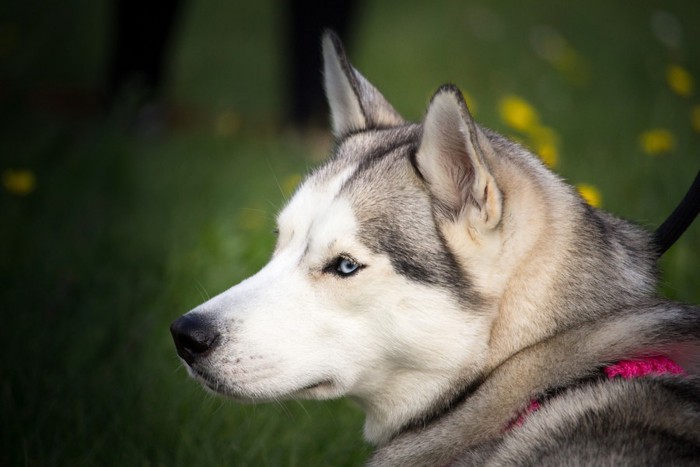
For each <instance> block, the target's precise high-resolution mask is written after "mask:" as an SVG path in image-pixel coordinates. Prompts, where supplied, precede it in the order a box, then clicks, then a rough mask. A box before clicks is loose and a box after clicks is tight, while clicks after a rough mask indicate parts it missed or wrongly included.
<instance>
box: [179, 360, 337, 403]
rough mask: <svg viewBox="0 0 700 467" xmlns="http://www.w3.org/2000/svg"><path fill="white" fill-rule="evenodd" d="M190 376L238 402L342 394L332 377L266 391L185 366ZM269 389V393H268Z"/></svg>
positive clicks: (217, 392)
mask: <svg viewBox="0 0 700 467" xmlns="http://www.w3.org/2000/svg"><path fill="white" fill-rule="evenodd" d="M187 370H188V372H189V374H190V376H191V377H192V378H194V379H195V380H196V381H198V382H199V383H200V384H201V385H202V386H204V388H205V389H206V390H207V391H209V392H211V393H212V394H215V395H218V396H224V397H226V398H229V399H232V400H234V401H236V402H237V403H240V404H257V403H264V402H274V401H279V400H284V399H305V400H322V399H334V398H337V397H342V396H343V391H342V389H341V387H340V385H339V384H338V383H336V382H335V381H334V380H332V379H323V380H320V381H316V382H313V383H310V384H304V385H299V386H297V387H292V388H291V389H288V390H284V389H282V390H279V391H275V390H274V389H273V387H272V385H271V386H269V387H267V388H266V389H267V391H265V392H261V391H259V390H255V391H253V390H249V389H247V388H246V387H244V386H241V385H238V384H235V383H233V384H231V383H228V382H226V381H224V380H220V379H218V378H214V377H212V376H211V375H209V374H207V373H204V372H201V371H198V370H196V369H193V368H192V367H190V366H187ZM268 391H269V393H268Z"/></svg>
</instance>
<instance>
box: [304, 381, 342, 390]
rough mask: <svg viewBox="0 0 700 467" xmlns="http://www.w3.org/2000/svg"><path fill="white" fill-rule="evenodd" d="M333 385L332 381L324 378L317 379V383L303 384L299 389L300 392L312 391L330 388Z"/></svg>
mask: <svg viewBox="0 0 700 467" xmlns="http://www.w3.org/2000/svg"><path fill="white" fill-rule="evenodd" d="M333 386H335V384H334V383H333V381H331V380H329V379H326V380H322V381H319V382H318V383H314V384H309V385H307V386H304V387H303V388H301V389H300V390H299V391H300V392H301V391H312V390H314V389H331V388H333Z"/></svg>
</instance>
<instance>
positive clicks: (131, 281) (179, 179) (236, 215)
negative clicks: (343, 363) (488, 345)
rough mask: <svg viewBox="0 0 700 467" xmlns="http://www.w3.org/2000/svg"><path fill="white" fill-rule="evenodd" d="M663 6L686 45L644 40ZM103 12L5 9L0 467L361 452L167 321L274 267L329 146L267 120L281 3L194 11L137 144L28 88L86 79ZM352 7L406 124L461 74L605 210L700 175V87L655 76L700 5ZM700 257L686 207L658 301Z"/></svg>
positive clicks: (312, 412) (292, 461)
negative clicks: (13, 184) (578, 60)
mask: <svg viewBox="0 0 700 467" xmlns="http://www.w3.org/2000/svg"><path fill="white" fill-rule="evenodd" d="M657 10H663V11H667V12H669V13H671V14H672V15H674V16H675V17H676V18H677V20H678V22H679V24H680V26H681V28H682V43H681V45H680V47H678V48H673V49H669V48H668V47H666V46H664V45H663V44H662V43H661V42H660V41H659V40H658V39H657V38H655V36H654V34H653V33H652V28H651V26H650V24H651V20H650V18H651V16H652V13H653V12H654V11H657ZM111 16H112V13H111V3H110V2H107V1H105V0H100V1H95V0H66V1H63V2H48V1H39V0H30V1H25V2H19V1H18V0H13V1H10V2H5V3H3V5H2V6H0V143H1V144H2V149H1V152H0V161H1V162H0V164H1V165H0V170H3V171H4V170H6V169H10V168H24V169H28V170H31V171H32V172H33V173H34V174H35V176H36V180H37V184H36V189H35V190H34V191H33V192H32V193H31V194H29V195H26V196H16V195H13V194H12V193H10V192H9V191H7V190H5V189H3V190H2V192H0V215H1V216H2V217H1V219H2V220H1V221H0V274H1V276H0V277H1V278H2V284H1V285H0V307H1V308H0V310H1V311H0V313H2V315H1V316H2V322H1V324H0V346H1V347H0V348H1V349H2V358H1V359H0V378H1V379H0V388H1V389H0V401H1V402H0V403H1V404H2V405H1V406H0V407H1V409H0V410H1V412H0V413H2V417H0V418H1V421H0V426H1V427H2V428H1V429H2V435H1V436H0V463H2V465H39V466H44V465H71V466H82V465H120V466H124V465H134V466H150V465H164V466H178V465H183V466H192V465H196V466H209V465H240V466H246V465H250V466H260V465H270V466H278V465H279V466H287V465H304V466H307V465H334V466H335V465H338V466H342V465H358V464H361V463H362V461H363V459H365V458H366V456H367V454H368V453H369V451H370V448H369V447H368V446H366V445H365V444H363V442H362V439H361V429H362V420H363V416H362V414H361V412H360V411H359V409H357V408H356V407H355V406H353V405H352V404H351V403H349V402H347V401H343V400H341V401H333V402H305V403H296V402H284V403H278V404H268V405H260V406H239V405H236V404H233V403H230V402H227V401H223V400H220V399H217V398H214V397H213V396H210V395H207V394H205V392H204V391H203V390H202V389H201V388H199V387H198V386H197V385H196V384H195V383H194V382H192V381H189V380H188V378H187V376H186V372H185V371H184V369H182V367H181V365H180V363H179V362H178V359H177V358H176V356H175V352H174V349H173V347H172V344H171V341H170V336H169V332H168V324H169V323H170V321H171V320H173V319H174V318H175V317H177V316H179V315H180V314H181V313H183V312H185V311H187V310H188V309H190V308H191V307H193V306H195V305H197V304H198V303H200V302H201V301H202V300H203V299H205V298H206V297H208V296H212V295H214V294H216V293H218V292H219V291H222V290H224V289H225V288H227V287H229V286H230V285H232V284H234V283H236V282H237V281H239V280H241V279H243V278H244V277H246V276H247V275H249V274H251V273H253V272H255V270H256V269H257V268H259V267H260V266H261V265H262V264H264V263H265V261H266V259H267V257H268V254H269V252H270V249H271V246H272V242H273V238H272V235H271V234H270V233H269V232H270V230H271V228H272V219H273V218H274V214H275V213H276V211H277V209H278V208H279V207H280V205H281V204H282V203H283V200H284V196H285V194H286V192H288V191H289V189H290V185H292V184H293V181H294V180H295V179H296V178H297V177H298V175H299V174H301V173H303V172H304V171H306V170H307V168H308V167H309V166H313V165H314V164H315V163H317V161H318V160H319V158H320V157H322V155H323V153H324V151H326V150H327V149H328V144H327V143H326V142H325V141H323V140H319V138H317V137H314V138H310V139H309V138H303V137H299V136H298V135H296V134H294V133H293V132H289V131H283V130H280V126H279V125H278V122H279V121H280V117H281V116H282V115H283V109H284V106H285V96H284V95H283V92H282V91H283V89H284V87H283V82H284V81H283V80H284V73H283V72H284V70H283V66H282V63H283V61H282V57H283V50H282V44H284V37H283V35H282V34H281V32H280V29H281V24H282V21H283V18H282V17H281V2H275V1H272V0H258V1H256V2H200V1H191V2H189V3H188V4H186V5H185V8H184V12H183V15H182V18H181V21H180V22H179V31H178V34H177V35H176V38H175V41H174V44H173V54H172V60H171V63H170V70H171V72H170V75H169V81H168V87H167V95H168V96H169V100H170V102H171V103H173V104H174V106H176V107H178V108H181V109H186V110H185V113H187V114H188V115H189V117H188V118H187V122H186V124H180V125H175V126H173V127H171V128H170V129H168V130H167V131H165V132H163V133H160V134H157V135H151V136H144V135H139V134H135V133H134V132H131V131H127V130H126V129H125V124H124V119H123V118H122V117H120V116H119V115H116V116H111V117H103V116H100V115H99V114H97V113H94V112H75V111H66V110H65V109H63V110H60V109H59V110H57V109H56V108H55V106H50V105H49V106H46V105H43V104H42V102H43V101H42V96H44V95H45V94H46V90H47V89H49V90H55V89H74V90H76V89H77V90H81V92H82V91H87V92H88V94H89V93H90V92H92V91H94V90H97V89H99V87H100V81H101V79H102V76H103V73H104V67H105V64H106V63H107V57H106V53H105V51H106V50H107V47H108V40H107V37H108V36H107V26H108V24H109V21H110V18H111ZM356 20H357V21H356V28H355V30H354V34H353V40H352V41H351V45H350V49H351V54H352V57H353V61H354V63H355V65H356V66H357V67H358V68H359V69H360V70H362V71H363V72H364V74H365V75H366V76H367V77H368V78H369V79H370V80H371V81H373V82H374V83H375V84H376V85H377V86H378V87H379V88H380V89H381V90H382V91H383V92H384V93H385V94H386V96H387V97H388V98H389V99H390V100H391V101H392V102H393V103H394V104H395V106H396V108H397V109H398V110H399V111H400V112H402V113H403V114H404V115H405V116H406V117H407V118H410V119H419V118H420V117H421V116H422V114H423V112H424V109H425V105H426V103H427V101H428V99H429V97H430V94H431V92H432V91H433V90H434V89H436V88H437V87H438V86H439V85H440V84H442V83H443V82H446V81H451V82H454V83H456V84H458V85H460V86H461V87H462V88H463V89H464V90H465V91H466V92H468V93H469V95H470V96H472V98H473V99H474V101H475V103H476V106H475V109H476V116H477V119H478V120H479V121H480V122H482V123H483V124H485V125H487V126H490V127H493V128H495V129H498V130H501V131H504V132H505V133H508V134H510V130H509V129H508V128H507V127H506V126H505V125H504V124H503V122H502V121H501V120H500V118H499V115H498V112H497V104H498V101H499V99H500V98H501V97H503V96H504V95H507V94H517V95H519V96H521V97H523V98H524V99H526V100H527V101H528V102H530V103H531V104H532V105H533V106H534V107H535V108H536V109H537V110H538V112H539V114H540V118H541V120H542V121H543V122H544V123H545V124H546V125H548V126H550V127H552V128H554V129H555V130H556V132H557V133H558V134H559V137H560V141H561V156H560V157H561V160H560V164H559V167H558V168H557V171H558V172H559V173H561V174H562V175H563V176H564V177H566V178H567V179H568V180H570V181H571V182H573V183H579V182H584V183H590V184H593V185H595V186H596V187H598V188H599V189H600V191H601V193H602V196H603V206H604V208H606V209H608V210H611V211H613V212H615V213H617V214H619V215H622V216H625V217H628V218H631V219H635V220H638V221H640V222H641V223H643V224H645V225H648V226H649V227H652V228H653V227H655V226H656V225H658V224H659V223H660V222H661V221H662V220H663V219H664V218H665V216H666V215H667V214H668V213H669V212H670V211H671V209H672V208H673V207H674V206H675V204H676V203H677V201H678V200H679V199H680V197H681V196H682V194H683V193H684V192H685V190H686V188H687V187H688V186H689V184H690V182H691V181H692V179H693V177H694V176H695V173H696V172H697V170H698V168H700V135H699V134H698V133H697V132H694V131H693V129H692V127H691V124H690V112H691V108H692V107H693V106H696V105H699V104H700V92H698V89H696V90H695V93H694V94H693V95H692V96H690V97H685V98H684V97H680V96H678V95H676V94H674V93H673V92H671V90H670V89H669V87H668V86H667V84H666V80H665V73H666V71H665V70H666V67H667V66H668V65H669V64H671V63H677V64H680V65H682V66H684V67H685V68H686V69H687V70H688V71H689V72H690V73H691V75H692V76H693V77H700V4H698V3H697V2H691V1H685V2H683V1H664V2H661V1H641V0H640V1H636V2H608V1H606V2H603V1H590V2H560V1H554V0H551V1H541V2H519V1H505V0H495V1H471V2H465V1H456V0H455V1H435V2H422V1H418V0H404V1H398V0H392V1H382V2H379V1H377V2H370V1H366V2H364V3H363V5H362V7H361V9H360V13H359V14H358V16H357V18H356ZM541 26H546V27H549V28H553V29H554V30H556V31H557V32H558V33H559V34H560V35H561V36H562V37H564V38H565V39H566V41H567V42H568V43H569V44H570V46H571V47H572V48H573V49H574V50H575V51H576V52H577V54H578V56H579V57H582V58H583V59H584V60H585V64H586V69H587V79H586V80H584V82H581V81H580V80H577V79H575V77H574V78H572V77H571V76H568V75H567V74H565V73H561V72H560V71H558V70H557V69H556V68H555V67H553V66H552V65H551V64H550V63H548V62H547V61H545V60H543V59H542V58H541V57H540V56H538V55H537V54H536V53H535V51H534V50H533V47H532V43H531V37H532V34H533V30H537V29H536V28H538V27H541ZM698 84H700V83H696V88H697V85H698ZM222 116H223V120H222ZM227 121H228V122H231V121H233V122H234V123H235V124H234V125H228V126H226V125H224V124H222V122H224V123H225V122H227ZM222 125H223V127H222ZM655 127H663V128H667V129H669V130H670V131H671V132H672V133H673V135H674V137H675V141H676V145H675V148H674V149H673V150H672V151H670V152H669V153H667V154H664V155H661V156H654V157H652V156H650V155H648V154H646V153H644V152H643V151H642V150H641V149H640V146H639V136H640V134H641V133H642V132H643V131H645V130H647V129H649V128H655ZM699 256H700V225H698V223H696V224H695V225H694V226H693V227H692V228H691V229H690V230H689V231H688V232H687V233H686V234H685V236H684V237H683V238H682V239H681V240H680V241H679V242H678V244H677V245H676V246H675V247H674V248H673V249H671V251H669V253H668V254H667V255H666V256H665V257H664V259H663V261H662V267H663V270H664V279H663V285H662V290H661V293H663V294H664V295H666V296H669V297H672V298H676V299H679V300H684V301H691V302H695V303H697V302H699V301H700V287H699V285H700V267H698V264H697V261H698V259H699ZM291 332H293V331H291Z"/></svg>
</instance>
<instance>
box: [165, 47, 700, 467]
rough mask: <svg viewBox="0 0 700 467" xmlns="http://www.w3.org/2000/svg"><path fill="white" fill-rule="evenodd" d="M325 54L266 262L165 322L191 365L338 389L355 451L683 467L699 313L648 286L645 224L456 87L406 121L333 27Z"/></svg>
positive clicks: (252, 394) (492, 461)
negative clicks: (587, 191)
mask: <svg viewBox="0 0 700 467" xmlns="http://www.w3.org/2000/svg"><path fill="white" fill-rule="evenodd" d="M323 58H324V78H325V88H326V94H327V96H328V100H329V103H330V108H331V117H332V125H333V132H334V135H335V137H336V146H335V149H334V151H333V154H332V156H331V157H330V159H329V160H328V161H327V162H326V163H325V164H324V165H323V166H321V167H320V168H318V169H316V170H315V171H314V172H313V173H311V174H310V175H309V176H308V177H307V178H306V180H305V181H304V183H303V184H302V185H301V186H300V187H299V188H298V190H297V192H296V193H295V195H294V197H293V198H292V199H291V200H290V201H289V203H288V204H287V206H286V207H285V208H284V209H283V210H282V212H281V213H280V214H279V217H278V219H277V224H278V226H277V228H278V240H277V245H276V248H275V250H274V253H273V254H272V258H271V259H270V262H269V263H268V264H267V265H266V266H265V267H264V268H263V269H262V270H260V272H258V273H257V274H255V275H254V276H252V277H250V278H249V279H247V280H245V281H243V282H241V283H240V284H238V285H236V286H234V287H232V288H231V289H229V290H227V291H225V292H223V293H221V294H220V295H218V296H216V297H214V298H212V299H211V300H209V301H207V302H206V303H204V304H202V305H200V306H198V307H197V308H195V309H194V310H192V311H191V312H189V313H187V314H186V315H184V316H182V317H181V318H179V319H178V320H177V321H175V322H174V323H173V324H172V326H171V331H172V334H173V337H174V340H175V343H176V346H177V352H178V354H179V355H180V357H181V358H182V359H183V360H184V361H185V363H186V366H187V368H188V370H189V373H190V374H191V375H192V376H193V377H194V378H195V379H197V380H198V381H200V382H201V383H202V384H203V385H204V386H206V387H207V388H209V389H210V390H212V391H214V392H216V393H218V394H222V395H225V396H229V397H231V398H233V399H236V400H239V401H244V402H261V401H272V400H278V399H282V398H294V399H329V398H336V397H341V396H347V397H350V398H352V399H354V400H355V401H357V403H358V404H359V405H360V406H361V407H362V408H363V409H364V411H365V412H366V415H367V418H366V423H365V427H364V435H365V438H366V439H367V441H369V442H370V443H373V444H375V445H377V450H376V451H375V453H374V454H373V455H372V457H371V458H370V460H369V464H370V465H397V466H398V465H402V466H405V465H416V466H439V465H472V464H475V465H559V464H567V465H580V464H594V465H642V464H653V465H658V464H674V465H681V464H695V465H697V463H698V462H700V389H699V385H698V380H697V379H696V378H695V377H694V376H693V375H694V374H695V373H696V372H697V371H698V367H699V365H698V364H699V362H700V360H699V358H698V357H699V347H698V340H699V339H700V309H699V308H697V307H693V306H689V305H683V304H679V303H673V302H670V301H667V300H664V299H662V298H659V297H657V296H655V288H656V281H657V279H656V261H657V259H658V254H657V252H656V249H655V246H654V243H653V242H652V236H651V234H650V233H649V232H647V231H645V230H644V229H642V228H640V227H638V226H636V225H633V224H631V223H629V222H627V221H624V220H621V219H618V218H616V217H614V216H612V215H610V214H607V213H605V212H602V211H600V210H598V209H595V208H593V207H591V206H589V205H588V204H586V202H585V201H583V200H582V198H581V197H580V196H579V195H578V194H577V192H576V190H575V189H573V188H572V187H571V186H569V185H568V184H566V183H565V182H564V181H562V180H561V179H560V178H559V177H558V176H556V175H555V174H553V173H552V172H550V171H549V170H548V169H547V168H546V167H545V166H544V165H543V164H542V163H541V162H540V160H539V159H538V158H537V157H536V156H534V155H532V154H531V153H530V152H528V151H527V150H526V149H524V148H523V147H522V146H520V145H518V144H516V143H514V142H512V141H509V140H508V139H506V138H504V137H503V136H500V135H498V134H496V133H494V132H493V131H490V130H488V129H486V128H484V127H481V126H479V125H478V124H477V123H475V122H474V120H473V119H472V117H471V115H470V113H469V110H468V108H467V106H466V104H465V101H464V99H463V97H462V94H461V93H460V92H459V90H458V89H457V88H456V87H454V86H452V85H446V86H443V87H441V88H440V89H438V91H437V92H436V93H435V95H434V96H433V97H432V99H431V101H430V104H429V106H428V110H427V113H426V115H425V118H424V120H423V122H421V123H418V124H415V123H409V122H406V121H405V120H404V119H403V118H401V116H400V115H399V114H398V113H397V112H396V111H395V110H394V109H393V108H392V106H391V105H389V103H388V102H387V101H386V100H385V99H384V97H383V96H382V95H381V94H380V93H379V92H378V91H377V89H375V88H374V87H373V86H372V85H371V84H370V83H369V82H368V81H367V80H366V79H365V78H364V77H363V76H362V75H360V74H359V73H358V72H357V71H356V70H355V69H354V68H353V67H352V66H351V65H350V63H349V61H348V59H347V58H346V56H345V53H344V52H343V49H342V45H341V43H340V41H339V40H338V39H337V37H336V36H334V35H333V34H332V33H328V34H326V35H325V36H324V38H323ZM620 368H622V370H620ZM681 368H682V369H681ZM611 369H612V370H614V371H613V372H612V373H611V371H609V370H611ZM615 371H617V373H615ZM614 374H618V375H620V376H614Z"/></svg>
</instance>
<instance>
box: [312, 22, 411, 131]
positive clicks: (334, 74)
mask: <svg viewBox="0 0 700 467" xmlns="http://www.w3.org/2000/svg"><path fill="white" fill-rule="evenodd" d="M323 77H324V86H325V89H326V97H327V98H328V104H329V106H330V109H331V121H332V125H333V134H334V135H335V136H336V137H338V138H340V137H343V136H344V135H347V134H348V133H352V132H355V131H362V130H366V129H369V128H382V127H391V126H396V125H401V124H402V123H404V120H403V118H401V116H400V115H399V114H398V113H397V112H396V110H394V108H393V107H392V106H391V105H390V104H389V103H388V102H387V101H386V99H385V98H384V96H382V95H381V93H380V92H379V91H377V89H376V88H375V87H374V86H372V85H371V84H370V83H369V81H367V80H366V79H365V78H364V77H363V76H362V75H361V74H360V73H359V72H358V71H357V70H355V69H354V68H353V67H352V65H351V64H350V62H349V61H348V58H347V56H346V55H345V51H344V50H343V45H342V43H341V42H340V39H339V38H338V36H336V35H335V34H334V33H333V32H330V31H328V32H326V34H324V36H323Z"/></svg>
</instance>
